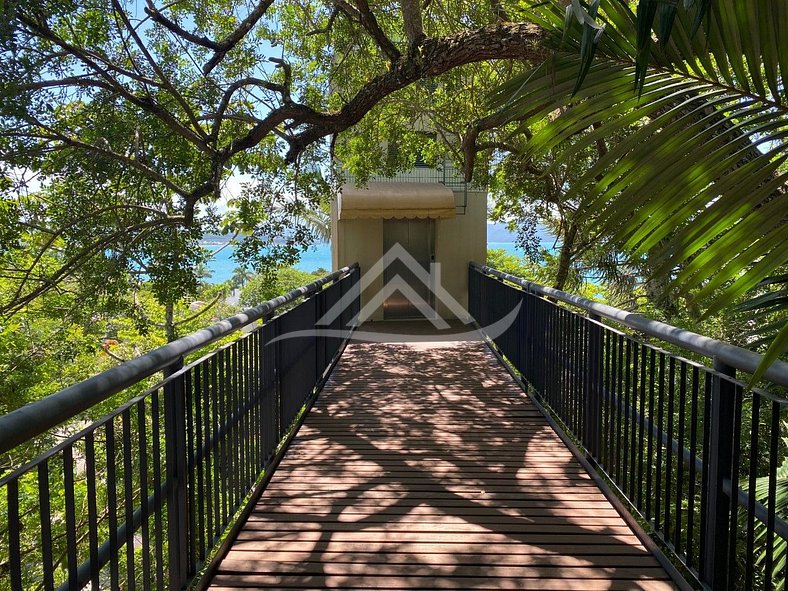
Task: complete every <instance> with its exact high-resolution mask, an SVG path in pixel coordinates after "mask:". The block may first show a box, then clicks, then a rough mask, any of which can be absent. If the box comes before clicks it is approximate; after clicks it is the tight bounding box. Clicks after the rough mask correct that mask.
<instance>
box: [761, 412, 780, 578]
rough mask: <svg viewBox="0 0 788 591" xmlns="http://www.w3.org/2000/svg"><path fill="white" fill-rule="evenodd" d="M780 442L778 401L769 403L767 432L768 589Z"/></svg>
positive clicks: (772, 553)
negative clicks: (769, 424) (768, 426)
mask: <svg viewBox="0 0 788 591" xmlns="http://www.w3.org/2000/svg"><path fill="white" fill-rule="evenodd" d="M779 443H780V403H779V402H777V401H776V400H774V401H772V404H771V431H770V433H769V480H768V481H769V484H768V493H767V501H766V510H767V517H766V544H765V546H764V552H765V560H764V584H763V587H764V589H765V590H766V591H769V590H770V589H772V588H773V586H774V583H775V581H774V572H773V571H774V563H775V561H774V528H775V518H776V514H777V466H778V458H779V455H778V454H779Z"/></svg>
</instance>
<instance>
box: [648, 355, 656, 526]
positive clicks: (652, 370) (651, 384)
mask: <svg viewBox="0 0 788 591" xmlns="http://www.w3.org/2000/svg"><path fill="white" fill-rule="evenodd" d="M649 354H650V357H649V380H648V422H649V425H652V424H653V421H654V390H655V382H656V365H657V351H656V350H655V349H654V348H651V347H650V348H649ZM657 427H658V428H659V424H658V425H657ZM647 437H648V444H647V448H646V512H645V517H646V521H649V520H651V519H652V518H653V516H654V504H653V499H652V495H651V493H652V488H651V486H652V484H653V475H654V474H653V473H654V462H653V459H654V429H651V428H649V430H648V436H647ZM657 445H659V442H657Z"/></svg>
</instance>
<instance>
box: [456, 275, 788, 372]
mask: <svg viewBox="0 0 788 591" xmlns="http://www.w3.org/2000/svg"><path fill="white" fill-rule="evenodd" d="M471 267H472V268H474V269H476V270H478V271H480V272H482V273H484V274H485V275H489V276H491V277H496V278H498V279H501V280H504V281H508V282H509V283H514V284H516V285H519V286H520V287H522V288H524V289H525V290H526V291H528V292H531V293H536V294H539V295H543V296H547V297H551V298H554V299H556V300H558V301H561V302H564V303H565V304H569V305H571V306H575V307H577V308H581V309H583V310H585V311H587V312H590V313H591V314H596V315H598V316H601V317H603V318H607V319H609V320H613V321H614V322H617V323H619V324H622V325H624V326H627V327H629V328H632V329H634V330H637V331H640V332H642V333H645V334H647V335H649V336H653V337H656V338H658V339H662V340H663V341H666V342H668V343H671V344H673V345H677V346H679V347H683V348H684V349H688V350H690V351H694V352H695V353H699V354H700V355H705V356H707V357H711V358H715V357H716V358H717V359H719V360H720V361H722V362H724V363H726V364H727V365H729V366H731V367H734V368H736V369H740V370H742V371H745V372H747V373H749V374H753V373H755V370H756V368H757V367H758V366H759V365H760V363H761V360H762V359H763V356H762V355H760V354H758V353H756V352H754V351H750V350H748V349H744V348H742V347H737V346H736V345H731V344H730V343H726V342H724V341H720V340H717V339H712V338H710V337H705V336H703V335H699V334H697V333H695V332H692V331H690V330H685V329H683V328H678V327H676V326H672V325H670V324H666V323H664V322H660V321H658V320H652V319H651V318H647V317H645V316H643V315H642V314H637V313H634V312H627V311H626V310H621V309H620V308H615V307H613V306H608V305H607V304H601V303H599V302H595V301H593V300H589V299H587V298H584V297H581V296H577V295H573V294H570V293H566V292H565V291H561V290H560V289H554V288H552V287H546V286H544V285H540V284H538V283H534V282H533V281H528V280H526V279H522V278H521V277H517V276H515V275H510V274H509V273H503V272H502V271H498V270H497V269H493V268H492V267H488V266H487V265H480V264H478V263H471ZM763 377H764V379H766V380H768V381H769V382H771V383H773V384H776V385H780V386H785V387H788V363H786V362H784V361H780V360H777V361H774V362H773V363H772V364H771V365H770V366H769V367H768V368H767V370H766V371H765V372H764V374H763Z"/></svg>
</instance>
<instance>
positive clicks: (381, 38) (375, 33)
mask: <svg viewBox="0 0 788 591" xmlns="http://www.w3.org/2000/svg"><path fill="white" fill-rule="evenodd" d="M335 1H336V5H337V7H338V8H339V9H340V10H341V11H342V12H344V13H345V14H346V15H347V16H349V17H350V18H351V19H353V20H356V21H358V22H359V23H360V24H361V26H362V27H364V29H366V31H367V33H369V35H370V36H371V37H372V38H373V39H374V40H375V43H377V45H378V47H380V50H381V51H382V52H383V53H384V54H385V55H386V57H387V58H389V61H391V62H396V61H397V60H398V59H399V58H400V55H401V54H400V51H399V49H397V48H396V46H395V45H394V43H392V42H391V39H389V38H388V37H387V36H386V33H384V32H383V29H381V28H380V24H379V23H378V20H377V19H376V18H375V15H374V14H372V11H371V10H370V8H369V4H368V3H367V0H355V6H351V5H350V4H348V3H347V2H345V0H335Z"/></svg>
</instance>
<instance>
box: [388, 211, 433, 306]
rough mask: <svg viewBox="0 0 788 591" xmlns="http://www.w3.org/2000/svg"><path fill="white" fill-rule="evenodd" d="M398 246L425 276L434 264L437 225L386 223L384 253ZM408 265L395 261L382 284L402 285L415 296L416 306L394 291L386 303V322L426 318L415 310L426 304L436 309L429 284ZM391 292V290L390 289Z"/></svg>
mask: <svg viewBox="0 0 788 591" xmlns="http://www.w3.org/2000/svg"><path fill="white" fill-rule="evenodd" d="M395 244H399V245H400V246H402V248H404V249H405V251H407V252H408V254H410V255H411V257H413V258H414V259H415V260H416V265H417V267H416V269H417V268H418V267H421V268H422V269H424V271H425V272H426V274H429V271H430V262H431V261H432V260H434V256H433V255H434V248H435V246H434V245H435V222H434V220H419V219H412V220H383V252H384V253H387V252H389V250H390V249H391V248H392V247H393V246H394V245H395ZM412 266H413V265H412V264H411V265H408V264H407V261H403V260H401V259H400V258H394V259H393V260H391V261H389V263H388V265H387V266H386V269H385V271H384V272H383V281H384V283H385V284H386V285H387V286H389V284H390V283H391V282H395V281H402V282H403V283H405V284H407V286H408V287H410V288H412V289H413V291H414V292H415V293H416V295H417V298H416V300H417V301H416V302H414V301H412V299H411V298H410V297H407V295H406V294H404V293H402V291H400V290H399V289H395V290H394V291H393V292H392V293H391V294H389V295H388V297H387V298H386V300H385V302H384V303H383V318H385V319H386V320H396V319H401V318H423V317H424V315H423V314H422V313H421V312H420V311H419V309H418V308H417V307H416V303H417V302H418V301H420V300H423V301H424V302H426V303H427V304H429V306H430V307H432V308H434V306H435V303H434V294H433V292H432V290H431V289H430V285H429V281H428V282H427V283H425V282H424V281H423V277H421V278H420V277H419V276H418V275H417V273H415V272H414V270H415V269H412V268H411V267H412ZM387 291H388V289H387Z"/></svg>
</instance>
